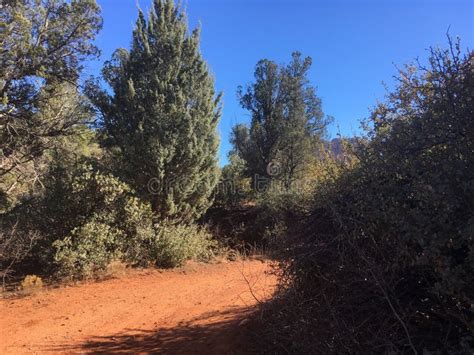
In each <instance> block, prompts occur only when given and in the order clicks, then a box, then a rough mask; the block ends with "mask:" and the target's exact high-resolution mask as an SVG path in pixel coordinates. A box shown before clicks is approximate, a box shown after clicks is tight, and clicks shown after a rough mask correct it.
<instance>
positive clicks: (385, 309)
mask: <svg viewBox="0 0 474 355" xmlns="http://www.w3.org/2000/svg"><path fill="white" fill-rule="evenodd" d="M472 59H473V54H472V53H468V54H467V55H465V56H461V54H460V49H459V43H457V44H454V45H452V46H451V48H449V49H448V50H438V49H437V50H432V51H431V56H430V58H429V67H428V68H426V67H424V66H421V65H420V66H419V68H418V69H417V68H415V67H414V66H408V67H407V68H406V69H405V70H404V71H401V73H400V79H399V85H398V87H397V89H396V90H395V91H394V92H393V93H391V94H390V95H389V96H388V100H387V102H386V103H384V104H380V105H379V106H378V107H377V108H376V109H375V110H374V111H373V114H372V116H371V119H370V121H369V122H368V124H369V127H370V131H369V138H370V141H369V143H368V144H367V145H366V146H364V147H362V146H361V147H359V150H358V151H357V152H356V153H357V156H358V158H359V159H358V162H357V163H356V164H354V165H353V167H352V168H350V169H345V170H342V171H340V173H339V175H336V176H335V178H332V179H327V180H326V181H325V182H324V183H323V184H321V185H320V186H319V187H318V189H317V194H316V196H315V203H314V208H313V211H312V213H311V216H310V218H308V219H307V220H306V223H305V226H304V228H303V230H304V232H303V233H300V234H299V235H298V236H297V238H296V239H294V240H293V241H292V248H291V250H290V252H289V254H288V255H287V258H286V261H285V263H283V266H284V271H285V274H284V277H283V279H282V283H281V292H280V296H281V297H280V299H279V301H278V302H279V303H278V307H279V311H278V312H275V313H274V317H273V318H272V319H269V320H268V322H269V323H268V324H267V326H269V329H270V331H271V332H272V335H271V336H272V339H278V342H279V344H278V346H279V345H281V348H284V349H285V350H286V351H288V349H290V351H294V352H297V353H313V352H336V353H338V352H347V351H350V352H371V351H376V352H408V351H414V352H416V351H419V352H421V351H434V350H445V351H457V352H463V351H466V352H467V351H468V349H471V351H472V348H473V347H474V343H473V342H474V340H473V337H472V334H473V333H474V323H473V321H472V319H473V318H472V308H471V307H472V304H473V303H474V299H473V298H472V296H473V295H474V289H473V287H474V286H473V285H474V279H473V275H474V246H473V238H474V233H473V221H474V215H473V211H474V184H473V181H474V121H473V117H474V112H473V104H472V85H473V82H474V77H473V73H474V71H473V68H472V63H473V62H472ZM270 324H272V325H273V326H270Z"/></svg>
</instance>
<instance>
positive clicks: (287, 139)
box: [232, 52, 330, 188]
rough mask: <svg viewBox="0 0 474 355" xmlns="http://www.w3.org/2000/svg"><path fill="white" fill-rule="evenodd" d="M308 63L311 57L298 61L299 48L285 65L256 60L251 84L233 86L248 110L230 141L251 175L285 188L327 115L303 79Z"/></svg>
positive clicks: (322, 129)
mask: <svg viewBox="0 0 474 355" xmlns="http://www.w3.org/2000/svg"><path fill="white" fill-rule="evenodd" d="M310 66H311V58H309V57H307V58H305V59H302V58H301V54H300V53H299V52H295V53H293V54H292V61H291V62H290V63H289V64H288V65H286V66H279V65H277V64H276V63H275V62H273V61H270V60H267V59H264V60H261V61H259V62H258V63H257V66H256V69H255V74H254V77H255V82H254V83H252V84H251V85H249V86H248V87H247V89H246V90H245V91H244V90H243V89H242V87H239V89H238V93H237V94H238V97H239V99H240V104H241V106H242V107H243V108H244V109H246V110H248V111H249V112H250V113H251V122H250V127H247V126H245V125H243V124H239V125H237V126H235V127H234V128H233V131H232V143H233V145H234V149H235V151H236V152H237V153H238V154H239V155H240V157H241V158H243V159H244V160H245V162H246V164H247V168H248V173H249V174H250V175H251V176H252V177H255V176H260V177H267V178H271V179H274V178H278V179H279V180H281V181H282V182H283V183H284V186H285V187H286V188H290V187H291V183H292V182H293V181H294V179H295V177H296V176H297V175H298V173H299V172H300V171H301V169H302V168H303V166H304V164H305V162H307V159H308V157H310V156H311V155H313V154H314V147H315V144H314V143H315V142H317V140H318V138H320V137H321V136H322V135H323V134H324V132H325V128H326V126H327V124H328V123H329V120H330V119H329V118H327V117H325V116H324V115H323V112H322V109H321V100H320V99H319V98H318V97H317V95H316V93H315V88H314V87H313V86H311V85H310V83H309V80H308V77H307V76H308V71H309V68H310ZM271 164H275V165H274V166H273V167H272V166H271Z"/></svg>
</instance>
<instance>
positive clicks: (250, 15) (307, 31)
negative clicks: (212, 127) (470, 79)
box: [86, 0, 474, 164]
mask: <svg viewBox="0 0 474 355" xmlns="http://www.w3.org/2000/svg"><path fill="white" fill-rule="evenodd" d="M97 1H98V3H99V4H100V6H101V7H102V16H103V18H104V27H103V30H102V32H101V33H100V35H99V36H98V39H97V45H98V46H99V47H100V48H101V50H102V56H101V58H100V60H99V61H94V62H90V63H88V65H87V69H86V70H87V71H86V74H94V75H97V74H98V73H99V71H100V68H101V66H102V62H103V61H105V60H107V59H109V58H110V56H111V54H112V52H113V51H114V50H115V49H116V48H118V47H124V48H128V47H129V45H130V41H131V32H132V29H133V26H134V22H135V19H136V15H137V5H136V4H137V1H138V0H97ZM150 3H151V0H139V4H140V6H141V8H142V9H143V10H147V9H149V7H150ZM184 3H185V6H186V10H187V13H188V19H189V24H190V27H191V28H194V27H195V26H197V24H198V23H201V26H202V34H201V50H202V53H203V55H204V58H205V59H206V60H207V61H208V63H209V66H210V69H211V71H212V73H213V74H214V76H215V80H216V89H217V90H218V91H223V92H224V110H223V116H222V119H221V122H220V124H219V133H220V136H221V147H220V162H221V164H224V163H225V162H226V161H227V152H228V151H229V149H230V148H231V147H230V144H229V134H230V130H231V127H232V126H233V125H235V124H236V123H240V122H248V121H249V114H248V113H247V112H246V111H244V110H242V109H241V108H240V106H239V103H238V100H237V98H236V89H237V86H238V85H245V84H247V83H249V82H250V81H251V80H252V78H253V71H254V66H255V64H256V63H257V61H258V60H260V59H262V58H268V59H272V60H275V61H276V62H278V63H284V62H287V61H289V59H290V55H291V52H293V51H295V50H298V51H300V52H302V53H303V55H305V56H311V57H312V58H313V66H312V69H311V72H310V80H311V82H312V84H313V85H315V86H316V87H317V88H318V94H319V96H320V97H321V98H322V101H323V110H324V112H325V114H328V115H331V116H334V117H335V124H334V125H333V126H332V127H330V129H329V133H330V135H331V136H332V137H334V136H335V135H336V134H337V133H338V132H340V133H342V134H343V135H353V134H357V133H358V132H359V121H360V119H362V118H364V117H367V116H368V113H369V109H370V107H373V106H374V105H375V103H376V102H377V100H383V97H384V94H385V89H384V87H383V85H382V81H383V82H385V83H387V84H388V86H389V87H390V86H391V85H392V83H393V81H392V76H393V75H394V74H395V72H396V70H395V67H394V65H395V64H396V65H402V64H404V63H407V62H410V61H412V60H413V59H415V58H416V57H419V58H420V59H423V58H426V56H427V52H426V49H427V48H428V47H429V46H437V45H439V46H445V45H446V31H447V29H448V28H450V30H449V31H450V34H451V35H453V36H460V37H461V39H462V43H463V47H464V48H466V47H468V48H470V49H473V47H474V46H473V38H474V5H473V4H474V2H473V1H471V0H443V1H441V0H399V1H395V0H333V1H330V0H313V1H311V0H187V2H184Z"/></svg>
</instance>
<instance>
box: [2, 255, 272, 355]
mask: <svg viewBox="0 0 474 355" xmlns="http://www.w3.org/2000/svg"><path fill="white" fill-rule="evenodd" d="M270 270H271V268H270V265H269V263H268V262H266V261H265V262H264V261H260V260H250V261H236V262H228V263H219V264H199V263H191V264H188V265H187V266H186V267H184V268H181V269H175V270H166V271H160V270H141V271H138V270H134V271H128V272H127V273H126V274H125V275H123V276H121V277H120V278H116V279H110V280H106V281H102V282H97V283H86V284H81V285H77V286H70V287H62V288H58V289H51V290H42V291H40V292H38V293H36V294H34V295H30V296H27V297H23V298H17V299H4V300H0V354H6V353H8V354H20V353H32V352H33V353H44V352H63V353H64V352H65V353H78V352H103V353H110V352H124V353H150V352H151V353H169V354H223V353H224V354H228V353H234V354H239V353H246V352H249V351H250V350H251V349H250V348H248V346H249V344H248V339H249V338H248V337H249V334H248V332H247V331H246V324H247V322H248V317H249V315H250V314H251V313H252V312H255V310H256V304H257V303H258V302H257V301H256V299H255V297H254V296H256V298H257V299H258V300H261V301H262V300H264V299H266V298H268V297H271V295H272V292H273V290H274V286H275V282H276V277H275V276H274V275H273V274H271V272H269V271H270ZM249 284H250V286H251V288H249ZM250 290H252V292H251V291H250ZM252 293H253V294H254V295H252Z"/></svg>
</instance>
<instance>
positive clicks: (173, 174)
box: [90, 0, 220, 221]
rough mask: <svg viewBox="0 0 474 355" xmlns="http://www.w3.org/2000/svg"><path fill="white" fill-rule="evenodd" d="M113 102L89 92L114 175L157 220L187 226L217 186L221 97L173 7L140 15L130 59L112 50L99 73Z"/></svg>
mask: <svg viewBox="0 0 474 355" xmlns="http://www.w3.org/2000/svg"><path fill="white" fill-rule="evenodd" d="M103 78H104V79H105V81H106V82H107V83H108V84H109V85H110V87H111V89H112V95H108V94H107V93H106V92H105V91H98V90H96V89H92V90H91V91H90V93H91V95H90V96H91V98H92V100H93V101H94V102H95V104H96V105H97V107H98V108H99V110H100V112H101V114H102V118H103V129H104V133H105V139H104V141H103V143H104V145H105V146H107V147H109V148H111V149H112V150H115V151H116V152H117V153H118V154H117V156H118V158H119V161H120V163H119V165H120V173H121V174H122V176H123V178H124V179H126V180H127V181H128V182H129V183H130V184H131V185H132V186H133V187H134V188H135V189H136V190H137V191H138V192H139V193H140V194H141V196H142V197H143V198H145V199H147V200H149V201H150V202H151V204H152V207H153V210H154V212H155V213H156V214H157V215H158V216H159V217H161V218H176V219H181V220H184V221H189V220H192V219H194V218H197V217H199V216H200V215H201V214H202V213H203V212H204V211H205V210H206V209H207V208H208V207H209V205H210V203H211V193H212V191H213V188H214V186H215V185H216V183H217V181H218V167H217V159H216V153H217V149H218V136H217V132H216V126H217V123H218V120H219V117H220V103H219V102H220V95H217V96H216V95H215V91H214V82H213V78H212V76H211V75H210V73H209V70H208V67H207V65H206V62H205V61H204V59H203V58H202V55H201V53H200V50H199V28H198V29H195V30H194V31H192V33H189V31H188V26H187V20H186V16H185V14H184V12H182V11H181V10H180V8H179V6H175V4H174V3H173V1H169V0H155V1H154V2H153V6H152V8H151V10H150V12H149V13H148V18H145V15H144V14H143V12H141V11H139V15H138V19H137V22H136V26H135V29H134V31H133V40H132V45H131V49H130V51H127V50H125V49H119V50H117V51H116V52H115V53H114V55H113V58H112V60H111V61H109V62H108V63H106V65H105V66H104V69H103Z"/></svg>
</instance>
